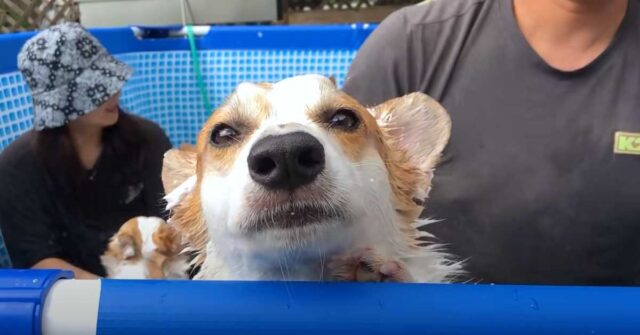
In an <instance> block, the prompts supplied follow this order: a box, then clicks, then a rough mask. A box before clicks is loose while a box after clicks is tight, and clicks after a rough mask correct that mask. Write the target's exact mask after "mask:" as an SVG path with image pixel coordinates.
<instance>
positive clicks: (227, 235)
mask: <svg viewBox="0 0 640 335" xmlns="http://www.w3.org/2000/svg"><path fill="white" fill-rule="evenodd" d="M450 123H451V122H450V119H449V116H448V114H447V112H446V111H445V110H444V108H443V107H442V106H441V105H440V104H438V103H437V102H436V101H435V100H433V99H432V98H430V97H428V96H427V95H424V94H421V93H413V94H410V95H407V96H405V97H401V98H397V99H392V100H389V101H387V102H385V103H383V104H381V105H379V106H376V107H373V108H369V109H367V108H365V107H363V106H362V105H360V104H359V103H358V102H357V101H356V100H354V99H353V98H351V97H350V96H348V95H347V94H345V93H344V92H342V91H340V90H339V89H338V88H337V87H336V86H335V83H334V82H332V81H331V80H330V79H328V78H325V77H322V76H318V75H305V76H298V77H293V78H289V79H286V80H283V81H280V82H278V83H275V84H251V83H243V84H240V85H239V86H238V88H237V90H236V91H235V92H234V93H233V94H232V95H231V96H230V97H229V98H228V100H227V101H226V102H225V103H224V104H223V105H222V106H220V107H219V108H218V109H217V110H216V111H215V112H214V113H213V115H212V116H211V117H210V118H209V120H208V121H207V122H206V124H205V125H204V127H203V129H202V131H201V132H200V135H199V137H198V141H197V145H196V147H195V149H189V150H172V151H170V152H168V153H167V154H166V155H165V160H164V167H163V182H164V184H165V189H166V190H167V192H169V193H168V195H167V197H166V200H167V203H168V206H167V208H168V209H170V210H172V217H171V219H170V223H171V224H173V225H175V226H176V227H177V228H178V230H179V231H180V232H181V233H182V234H183V235H184V237H185V238H186V240H187V241H188V242H189V243H190V246H191V247H192V248H193V249H195V250H196V251H197V253H198V254H199V256H198V257H197V258H196V262H197V263H198V265H201V266H202V267H201V271H200V272H199V273H198V275H197V276H196V278H197V279H225V280H348V281H402V282H448V281H451V280H453V279H454V278H455V277H456V276H458V275H459V274H461V271H462V270H461V264H460V263H458V262H455V261H453V259H452V257H450V256H449V255H448V254H446V253H444V252H442V251H441V250H440V248H439V247H438V245H435V244H428V243H425V242H424V240H423V239H422V238H423V237H430V235H429V234H426V233H424V232H421V231H420V230H419V228H421V227H423V226H424V225H426V224H427V223H429V221H428V220H420V219H419V218H418V216H419V214H420V213H421V211H422V204H423V201H424V199H425V198H426V197H427V194H428V190H429V188H430V185H431V178H432V172H433V169H434V167H435V165H436V163H437V162H438V159H439V157H440V155H441V152H442V150H443V148H444V147H445V145H446V144H447V142H448V139H449V133H450V127H451V125H450Z"/></svg>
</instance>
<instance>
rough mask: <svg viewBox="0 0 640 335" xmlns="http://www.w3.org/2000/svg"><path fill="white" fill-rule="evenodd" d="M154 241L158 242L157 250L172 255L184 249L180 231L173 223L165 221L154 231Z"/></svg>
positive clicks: (165, 254)
mask: <svg viewBox="0 0 640 335" xmlns="http://www.w3.org/2000/svg"><path fill="white" fill-rule="evenodd" d="M152 238H153V242H154V243H155V244H156V247H157V252H159V253H160V254H162V255H164V256H166V257H172V256H176V255H177V254H179V253H180V251H182V238H181V236H180V234H179V233H178V231H177V230H176V229H175V228H174V227H173V226H171V225H169V224H167V223H166V222H163V223H162V224H161V225H160V226H158V229H157V230H156V231H155V232H153V237H152Z"/></svg>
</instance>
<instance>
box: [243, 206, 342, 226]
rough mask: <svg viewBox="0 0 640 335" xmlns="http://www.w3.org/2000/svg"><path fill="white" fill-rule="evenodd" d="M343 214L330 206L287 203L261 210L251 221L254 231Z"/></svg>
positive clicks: (339, 216) (298, 224)
mask: <svg viewBox="0 0 640 335" xmlns="http://www.w3.org/2000/svg"><path fill="white" fill-rule="evenodd" d="M342 217H344V215H343V214H342V213H341V212H340V211H338V210H334V209H331V208H327V207H323V206H318V205H298V204H294V203H287V204H286V205H284V206H281V207H278V208H273V209H268V210H263V211H261V212H260V214H258V215H257V218H256V219H255V220H253V221H252V222H251V225H250V226H251V228H252V230H254V231H261V230H265V229H274V228H275V229H291V228H296V227H302V226H307V225H312V224H318V223H322V222H325V221H327V220H335V219H340V218H342Z"/></svg>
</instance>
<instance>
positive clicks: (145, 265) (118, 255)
mask: <svg viewBox="0 0 640 335" xmlns="http://www.w3.org/2000/svg"><path fill="white" fill-rule="evenodd" d="M183 251H184V246H183V243H182V239H181V237H180V235H179V234H178V232H177V231H176V230H175V229H174V228H173V227H172V226H170V225H168V224H167V223H166V222H165V221H164V220H163V219H161V218H157V217H144V216H139V217H136V218H133V219H130V220H129V221H127V222H125V223H124V224H123V225H122V226H121V227H120V229H119V230H118V232H117V233H116V234H115V235H114V236H113V237H112V238H111V241H110V242H109V245H108V246H107V250H106V251H105V253H104V254H103V255H102V256H101V262H102V265H103V266H104V268H105V269H106V272H107V278H111V279H187V278H188V270H189V259H188V256H187V255H186V254H185V253H183Z"/></svg>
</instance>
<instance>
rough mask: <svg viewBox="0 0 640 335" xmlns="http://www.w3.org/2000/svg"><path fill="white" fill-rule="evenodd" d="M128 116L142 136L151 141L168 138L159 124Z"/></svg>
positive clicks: (137, 116) (128, 114) (139, 117)
mask: <svg viewBox="0 0 640 335" xmlns="http://www.w3.org/2000/svg"><path fill="white" fill-rule="evenodd" d="M127 116H128V117H129V118H130V119H131V121H133V123H135V124H136V125H137V127H138V129H139V131H140V132H141V135H142V136H143V137H144V138H146V139H148V140H151V141H155V140H159V139H165V138H167V134H166V133H165V132H164V130H163V129H162V127H160V125H158V124H157V123H155V122H153V121H151V120H149V119H146V118H144V117H142V116H139V115H135V114H131V113H127Z"/></svg>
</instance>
